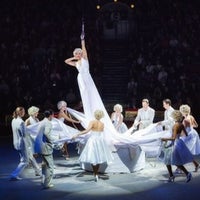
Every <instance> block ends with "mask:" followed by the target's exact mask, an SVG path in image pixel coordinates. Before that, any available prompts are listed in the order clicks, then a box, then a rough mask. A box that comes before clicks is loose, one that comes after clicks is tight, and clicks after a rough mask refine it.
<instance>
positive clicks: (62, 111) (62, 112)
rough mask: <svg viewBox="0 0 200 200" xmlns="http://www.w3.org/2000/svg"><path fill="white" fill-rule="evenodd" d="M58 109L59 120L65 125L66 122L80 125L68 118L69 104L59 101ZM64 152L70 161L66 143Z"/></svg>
mask: <svg viewBox="0 0 200 200" xmlns="http://www.w3.org/2000/svg"><path fill="white" fill-rule="evenodd" d="M57 108H58V110H59V113H58V119H59V120H61V121H62V122H63V123H64V121H69V122H72V123H78V124H79V123H80V121H77V120H74V119H72V118H70V117H68V114H67V103H66V102H65V101H59V102H58V103H57ZM62 152H63V153H64V156H65V159H66V160H69V152H68V150H67V143H66V142H65V143H64V145H63V148H62Z"/></svg>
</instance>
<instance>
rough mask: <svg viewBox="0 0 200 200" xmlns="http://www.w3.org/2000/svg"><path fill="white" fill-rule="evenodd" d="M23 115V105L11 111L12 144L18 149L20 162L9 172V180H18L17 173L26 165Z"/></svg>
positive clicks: (19, 178)
mask: <svg viewBox="0 0 200 200" xmlns="http://www.w3.org/2000/svg"><path fill="white" fill-rule="evenodd" d="M24 115H25V110H24V108H23V107H17V108H16V109H15V111H14V113H13V119H12V122H11V126H12V132H13V145H14V148H15V149H16V150H17V151H18V153H19V156H20V162H19V164H18V166H17V168H16V169H15V170H14V171H13V172H12V173H11V177H10V180H11V181H18V180H21V179H22V178H21V177H19V175H20V174H21V173H22V172H23V170H24V169H25V167H26V166H27V165H28V161H29V159H28V155H27V150H26V148H27V144H26V127H25V124H24V121H23V119H22V118H23V117H24Z"/></svg>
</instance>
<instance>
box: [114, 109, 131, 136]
mask: <svg viewBox="0 0 200 200" xmlns="http://www.w3.org/2000/svg"><path fill="white" fill-rule="evenodd" d="M120 115H121V118H123V115H122V114H120ZM111 120H112V123H113V125H114V127H115V128H116V130H117V132H118V133H125V132H126V131H127V130H128V128H127V126H126V124H125V123H124V122H122V123H121V124H120V125H119V121H120V117H119V116H118V115H117V114H116V113H113V115H112V118H111Z"/></svg>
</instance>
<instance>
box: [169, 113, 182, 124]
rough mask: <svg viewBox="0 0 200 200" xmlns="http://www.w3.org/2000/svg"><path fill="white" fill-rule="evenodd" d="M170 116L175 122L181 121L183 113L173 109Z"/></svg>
mask: <svg viewBox="0 0 200 200" xmlns="http://www.w3.org/2000/svg"><path fill="white" fill-rule="evenodd" d="M171 116H172V118H173V119H174V120H175V121H176V122H181V121H182V120H183V115H182V113H181V112H180V111H179V110H174V111H173V112H172V115H171Z"/></svg>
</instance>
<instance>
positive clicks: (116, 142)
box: [68, 58, 169, 172]
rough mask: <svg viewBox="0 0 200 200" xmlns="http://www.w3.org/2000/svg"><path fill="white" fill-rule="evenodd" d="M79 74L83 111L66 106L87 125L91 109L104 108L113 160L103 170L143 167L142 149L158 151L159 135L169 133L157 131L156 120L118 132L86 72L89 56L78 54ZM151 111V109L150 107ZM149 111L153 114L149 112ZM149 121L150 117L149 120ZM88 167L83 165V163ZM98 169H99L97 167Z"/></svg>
mask: <svg viewBox="0 0 200 200" xmlns="http://www.w3.org/2000/svg"><path fill="white" fill-rule="evenodd" d="M76 68H77V70H78V72H79V74H78V78H77V79H78V85H79V90H80V94H81V99H82V104H83V109H84V114H83V113H80V112H78V111H75V110H73V109H70V108H68V112H69V113H70V114H72V115H73V116H74V117H75V118H77V119H79V120H80V121H81V122H82V126H83V127H84V128H86V127H87V126H88V123H89V121H91V119H93V114H94V111H95V110H97V109H100V110H102V111H103V112H104V118H102V122H103V123H104V132H103V137H104V139H105V140H106V142H107V144H108V145H109V147H110V150H112V153H113V157H114V161H113V163H112V164H111V165H109V166H108V167H107V168H106V169H105V171H106V172H133V171H137V170H140V169H142V168H144V166H145V153H144V151H143V148H144V149H145V150H147V149H148V150H149V149H150V151H151V152H152V151H154V152H156V153H158V150H159V149H160V144H161V141H160V139H159V138H161V137H163V136H166V137H169V133H168V132H166V131H161V132H157V130H156V128H157V126H156V124H152V126H148V127H147V128H145V129H143V130H139V131H136V132H135V133H134V134H133V135H131V134H130V133H131V132H132V130H133V128H130V129H129V130H128V131H126V132H125V133H124V134H119V133H118V132H117V131H116V130H115V127H114V125H113V124H112V121H111V119H110V117H109V115H108V113H107V111H106V109H105V107H104V104H103V102H102V100H101V97H100V95H99V93H98V91H97V89H96V86H95V84H94V82H93V79H92V77H91V75H90V73H89V63H88V60H86V59H84V58H81V63H79V62H77V63H76ZM150 112H151V113H153V115H154V112H153V111H150ZM151 115H152V114H151ZM151 121H152V120H151ZM82 167H83V168H84V169H87V167H86V166H82ZM100 170H101V169H100Z"/></svg>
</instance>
